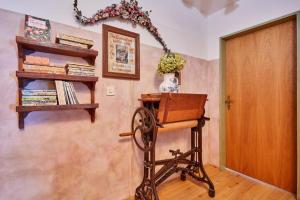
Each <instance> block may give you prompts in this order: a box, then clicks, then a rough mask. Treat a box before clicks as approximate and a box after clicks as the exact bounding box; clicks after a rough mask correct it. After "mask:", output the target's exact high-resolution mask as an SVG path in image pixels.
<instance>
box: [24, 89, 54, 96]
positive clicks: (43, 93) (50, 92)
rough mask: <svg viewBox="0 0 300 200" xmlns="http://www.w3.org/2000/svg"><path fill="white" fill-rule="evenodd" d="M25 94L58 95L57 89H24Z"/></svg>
mask: <svg viewBox="0 0 300 200" xmlns="http://www.w3.org/2000/svg"><path fill="white" fill-rule="evenodd" d="M22 95H23V96H56V95H57V93H56V90H27V89H25V90H22Z"/></svg>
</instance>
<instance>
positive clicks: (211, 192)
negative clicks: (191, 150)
mask: <svg viewBox="0 0 300 200" xmlns="http://www.w3.org/2000/svg"><path fill="white" fill-rule="evenodd" d="M204 124H205V119H204V118H201V119H200V120H198V126H197V128H196V130H195V132H196V138H197V141H195V144H196V148H197V152H196V155H197V156H196V157H197V171H198V172H199V178H200V179H201V181H203V182H205V183H207V184H208V186H209V190H208V195H209V196H210V197H214V196H215V187H214V184H213V183H212V181H211V180H210V178H209V177H208V175H207V173H206V171H205V169H204V167H203V161H202V127H203V126H204ZM199 170H200V171H199ZM201 174H202V177H200V176H201Z"/></svg>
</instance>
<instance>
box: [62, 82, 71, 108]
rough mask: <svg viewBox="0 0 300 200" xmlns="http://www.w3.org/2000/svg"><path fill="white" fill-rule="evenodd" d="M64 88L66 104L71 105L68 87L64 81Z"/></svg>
mask: <svg viewBox="0 0 300 200" xmlns="http://www.w3.org/2000/svg"><path fill="white" fill-rule="evenodd" d="M63 86H64V92H65V98H66V102H67V104H71V102H70V99H69V94H68V91H67V85H66V82H65V81H63Z"/></svg>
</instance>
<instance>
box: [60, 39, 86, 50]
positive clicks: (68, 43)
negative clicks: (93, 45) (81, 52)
mask: <svg viewBox="0 0 300 200" xmlns="http://www.w3.org/2000/svg"><path fill="white" fill-rule="evenodd" d="M58 43H59V44H64V45H69V46H73V47H80V48H84V49H88V48H89V46H88V45H87V44H81V43H77V42H72V41H68V40H62V39H59V40H58Z"/></svg>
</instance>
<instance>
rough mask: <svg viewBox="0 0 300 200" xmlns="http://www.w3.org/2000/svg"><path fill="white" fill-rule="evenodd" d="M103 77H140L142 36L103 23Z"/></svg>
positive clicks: (136, 78) (137, 78)
mask: <svg viewBox="0 0 300 200" xmlns="http://www.w3.org/2000/svg"><path fill="white" fill-rule="evenodd" d="M102 35H103V43H102V45H103V59H102V60H103V68H102V69H103V70H102V72H103V73H102V74H103V77H110V78H122V79H135V80H139V79H140V36H139V34H137V33H133V32H130V31H126V30H123V29H119V28H116V27H112V26H108V25H105V24H103V33H102Z"/></svg>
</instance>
